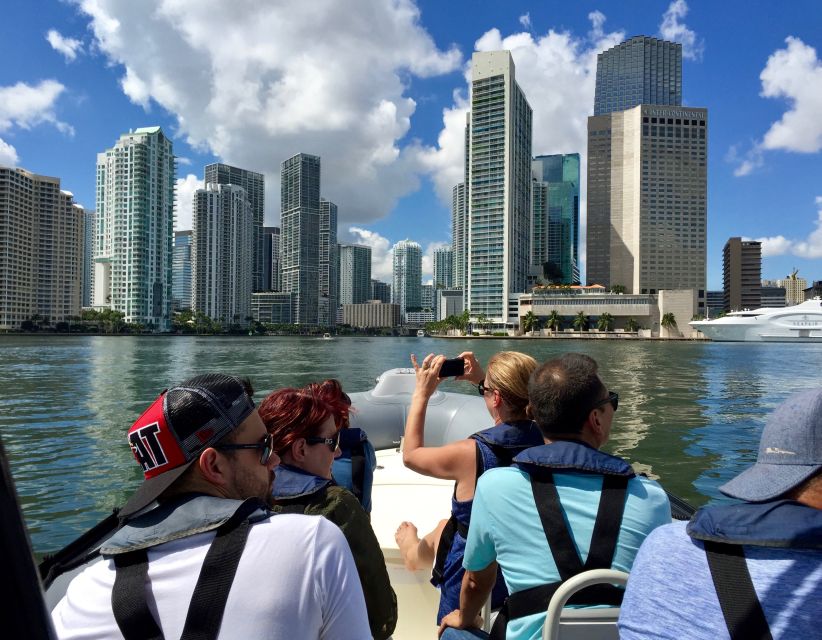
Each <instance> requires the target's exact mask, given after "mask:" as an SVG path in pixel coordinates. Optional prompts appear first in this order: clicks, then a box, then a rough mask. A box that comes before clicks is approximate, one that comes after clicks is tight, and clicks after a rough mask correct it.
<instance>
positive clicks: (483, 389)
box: [477, 378, 493, 396]
mask: <svg viewBox="0 0 822 640" xmlns="http://www.w3.org/2000/svg"><path fill="white" fill-rule="evenodd" d="M477 391H479V394H480V395H481V396H484V395H485V392H486V391H493V389H491V388H490V387H486V386H485V378H483V379H482V380H480V381H479V382H478V383H477Z"/></svg>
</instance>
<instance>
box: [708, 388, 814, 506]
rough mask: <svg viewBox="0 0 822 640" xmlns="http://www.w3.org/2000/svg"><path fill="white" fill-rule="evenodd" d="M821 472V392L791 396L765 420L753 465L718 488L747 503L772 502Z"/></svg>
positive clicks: (804, 392)
mask: <svg viewBox="0 0 822 640" xmlns="http://www.w3.org/2000/svg"><path fill="white" fill-rule="evenodd" d="M820 469H822V389H814V390H811V391H803V392H802V393H797V394H795V395H792V396H790V397H789V398H788V399H787V400H785V402H783V403H782V404H781V405H779V406H778V407H777V408H776V409H775V410H774V412H773V413H772V414H771V415H770V417H769V418H768V421H767V423H766V424H765V428H764V429H763V430H762V439H761V440H760V442H759V455H758V456H757V458H756V463H755V464H754V465H753V466H752V467H751V468H749V469H746V470H745V471H743V472H742V473H740V474H739V475H738V476H736V477H735V478H734V479H733V480H731V481H730V482H728V483H726V484H724V485H722V486H721V487H719V490H720V491H721V492H722V493H724V494H725V495H726V496H730V497H732V498H739V499H740V500H746V501H748V502H764V501H766V500H772V499H774V498H776V497H778V496H781V495H782V494H783V493H785V492H787V491H790V490H791V489H794V488H796V487H797V486H799V485H800V484H802V483H803V482H804V481H805V480H807V479H808V478H810V477H811V476H812V475H814V474H815V473H817V472H818V471H819V470H820Z"/></svg>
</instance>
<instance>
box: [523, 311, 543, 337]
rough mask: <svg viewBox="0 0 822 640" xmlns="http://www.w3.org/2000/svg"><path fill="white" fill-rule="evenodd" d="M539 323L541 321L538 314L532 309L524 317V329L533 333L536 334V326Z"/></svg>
mask: <svg viewBox="0 0 822 640" xmlns="http://www.w3.org/2000/svg"><path fill="white" fill-rule="evenodd" d="M537 323H539V320H538V319H537V315H536V314H535V313H534V312H533V311H532V310H529V311H528V313H526V314H525V315H524V316H523V317H522V330H523V331H530V332H531V335H534V327H535V326H536V325H537Z"/></svg>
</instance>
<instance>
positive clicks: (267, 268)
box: [262, 227, 282, 291]
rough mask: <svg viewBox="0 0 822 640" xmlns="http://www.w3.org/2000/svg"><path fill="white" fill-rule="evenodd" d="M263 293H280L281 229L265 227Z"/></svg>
mask: <svg viewBox="0 0 822 640" xmlns="http://www.w3.org/2000/svg"><path fill="white" fill-rule="evenodd" d="M262 284H263V291H279V290H280V289H281V288H282V278H281V276H280V227H263V283H262Z"/></svg>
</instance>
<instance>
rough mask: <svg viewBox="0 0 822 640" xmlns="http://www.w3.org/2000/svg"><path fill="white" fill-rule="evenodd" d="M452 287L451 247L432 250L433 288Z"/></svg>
mask: <svg viewBox="0 0 822 640" xmlns="http://www.w3.org/2000/svg"><path fill="white" fill-rule="evenodd" d="M453 285H454V252H453V250H452V249H451V247H440V248H439V249H434V288H435V289H450V288H451V287H452V286H453Z"/></svg>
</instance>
